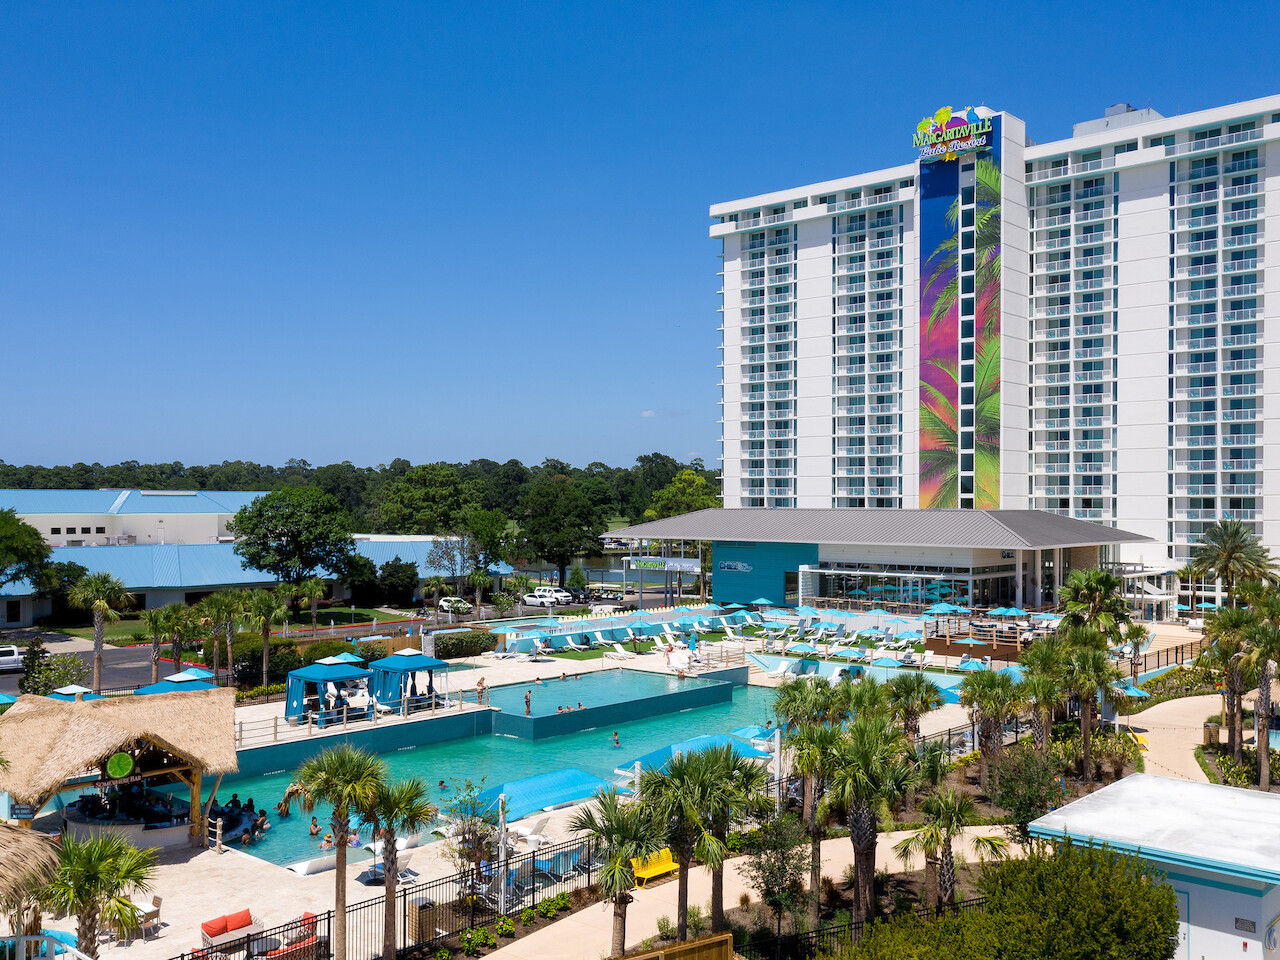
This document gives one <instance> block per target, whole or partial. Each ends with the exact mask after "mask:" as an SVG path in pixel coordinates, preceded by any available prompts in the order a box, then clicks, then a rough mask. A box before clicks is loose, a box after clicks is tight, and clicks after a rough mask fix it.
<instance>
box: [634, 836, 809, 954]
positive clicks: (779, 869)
mask: <svg viewBox="0 0 1280 960" xmlns="http://www.w3.org/2000/svg"><path fill="white" fill-rule="evenodd" d="M805 832H806V831H805V828H804V826H803V825H802V824H801V823H800V821H799V820H797V819H796V818H795V817H789V816H788V817H778V818H776V819H774V820H771V821H770V822H769V823H767V824H765V825H764V826H763V827H761V828H760V830H758V831H757V832H756V836H755V839H753V840H752V841H751V843H750V845H749V847H748V848H747V856H746V859H745V861H744V862H743V864H742V866H741V867H740V869H741V871H742V877H743V879H744V880H746V881H747V883H749V884H751V886H752V888H754V889H755V891H756V892H757V893H758V894H760V899H761V901H762V902H763V903H764V904H765V905H766V906H767V907H768V908H769V909H770V910H772V911H773V917H774V923H775V931H776V933H777V935H778V936H782V915H783V914H784V913H789V912H790V911H792V910H795V909H797V908H799V906H800V905H801V904H802V903H804V883H803V877H804V865H805V861H806V860H807V859H808V856H807V854H806V853H805V849H804V846H805ZM617 955H618V954H616V953H615V956H617Z"/></svg>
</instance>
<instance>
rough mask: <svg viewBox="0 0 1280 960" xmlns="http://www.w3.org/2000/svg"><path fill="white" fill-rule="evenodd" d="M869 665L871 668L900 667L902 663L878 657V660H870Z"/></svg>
mask: <svg viewBox="0 0 1280 960" xmlns="http://www.w3.org/2000/svg"><path fill="white" fill-rule="evenodd" d="M871 665H872V666H873V667H900V666H902V661H901V660H895V659H893V657H880V658H879V659H878V660H872V661H871Z"/></svg>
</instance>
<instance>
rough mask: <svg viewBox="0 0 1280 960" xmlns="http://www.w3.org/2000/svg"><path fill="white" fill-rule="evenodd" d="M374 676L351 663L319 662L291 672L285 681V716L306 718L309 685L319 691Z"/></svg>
mask: <svg viewBox="0 0 1280 960" xmlns="http://www.w3.org/2000/svg"><path fill="white" fill-rule="evenodd" d="M326 659H332V658H326ZM372 675H373V674H372V672H371V671H369V670H366V669H364V668H363V667H357V666H354V665H352V664H349V663H320V662H318V661H317V662H316V663H313V664H311V666H309V667H299V668H298V669H297V670H290V671H289V676H288V678H287V679H286V680H285V690H284V696H285V707H284V715H285V716H286V717H287V718H291V719H292V718H295V717H304V716H306V714H307V708H306V699H307V684H311V685H312V686H314V687H316V688H317V690H319V689H320V688H322V687H323V686H324V685H325V684H328V683H343V682H346V681H349V680H363V679H367V678H368V677H370V676H372Z"/></svg>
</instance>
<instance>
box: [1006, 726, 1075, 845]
mask: <svg viewBox="0 0 1280 960" xmlns="http://www.w3.org/2000/svg"><path fill="white" fill-rule="evenodd" d="M1058 771H1059V768H1058V766H1057V764H1056V763H1054V761H1053V759H1052V758H1051V757H1049V756H1048V755H1047V754H1045V753H1040V752H1038V751H1036V750H1034V749H1032V750H1028V749H1026V747H1025V744H1016V745H1015V746H1014V747H1013V748H1012V749H1011V750H1009V752H1008V753H1006V754H1005V755H1004V756H1003V757H1001V758H1000V759H999V760H998V761H996V764H995V768H994V770H993V771H992V781H993V782H994V784H995V786H994V787H993V788H992V793H991V799H992V801H993V802H994V803H995V804H996V805H997V806H998V807H1001V808H1002V809H1004V810H1008V811H1009V813H1010V814H1011V815H1012V816H1013V821H1014V827H1015V828H1016V830H1017V832H1018V835H1019V837H1020V838H1021V839H1022V841H1023V842H1024V843H1025V842H1026V841H1027V840H1028V839H1029V838H1030V834H1029V833H1028V831H1027V825H1028V824H1029V823H1031V821H1032V820H1035V819H1036V818H1038V817H1042V816H1044V815H1045V814H1046V813H1048V812H1049V810H1050V809H1051V808H1052V806H1053V805H1054V803H1055V802H1060V801H1061V800H1062V788H1061V787H1059V786H1058V784H1057V782H1056V781H1057V776H1058Z"/></svg>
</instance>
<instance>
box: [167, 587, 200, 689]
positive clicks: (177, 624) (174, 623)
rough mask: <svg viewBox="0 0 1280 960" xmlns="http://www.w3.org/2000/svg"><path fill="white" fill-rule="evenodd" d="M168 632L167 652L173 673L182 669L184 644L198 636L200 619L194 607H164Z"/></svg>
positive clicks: (171, 605) (178, 604)
mask: <svg viewBox="0 0 1280 960" xmlns="http://www.w3.org/2000/svg"><path fill="white" fill-rule="evenodd" d="M164 613H165V620H166V621H167V622H168V625H169V626H168V630H169V652H170V654H171V655H172V656H173V672H174V673H178V672H179V671H180V670H181V669H182V654H183V651H184V649H185V645H186V642H187V641H188V640H193V639H195V638H196V637H197V636H199V635H200V632H201V630H200V618H199V615H198V614H197V613H196V610H195V608H194V607H188V606H185V605H184V604H181V603H170V604H168V605H167V606H165V607H164Z"/></svg>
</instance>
